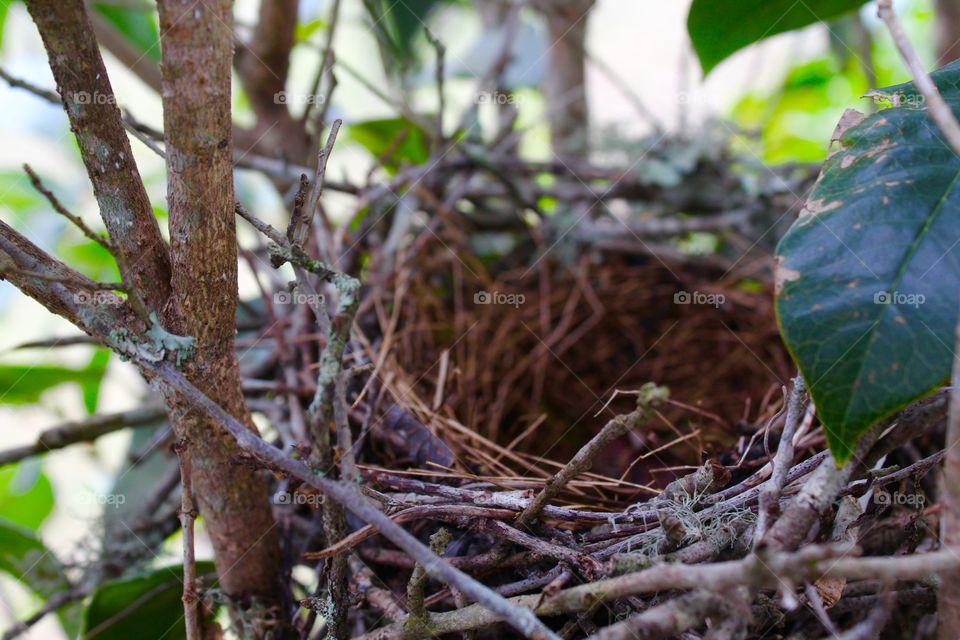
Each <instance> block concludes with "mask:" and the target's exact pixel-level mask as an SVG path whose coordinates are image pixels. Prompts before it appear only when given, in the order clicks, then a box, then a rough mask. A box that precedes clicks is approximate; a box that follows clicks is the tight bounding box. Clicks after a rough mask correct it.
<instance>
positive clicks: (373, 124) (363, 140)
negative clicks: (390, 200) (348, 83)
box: [346, 117, 430, 175]
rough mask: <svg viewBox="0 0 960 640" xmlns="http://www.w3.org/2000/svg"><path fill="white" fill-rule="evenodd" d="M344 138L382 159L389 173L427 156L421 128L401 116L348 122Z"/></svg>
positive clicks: (423, 161)
mask: <svg viewBox="0 0 960 640" xmlns="http://www.w3.org/2000/svg"><path fill="white" fill-rule="evenodd" d="M346 139H348V140H352V141H354V142H356V143H358V144H360V145H361V146H363V148H365V149H366V150H367V151H369V152H370V155H372V156H373V157H374V158H376V159H378V160H382V161H383V166H384V168H385V169H386V170H387V171H388V172H389V173H390V174H391V175H392V174H394V173H396V171H397V169H399V168H400V166H401V165H402V164H423V163H425V162H426V161H427V159H428V158H429V157H430V150H429V149H428V148H427V138H426V134H425V133H424V131H423V129H422V128H420V126H419V125H417V124H416V123H414V122H411V121H410V120H407V119H406V118H402V117H401V118H384V119H380V120H366V121H364V122H354V123H352V124H350V125H348V126H347V129H346Z"/></svg>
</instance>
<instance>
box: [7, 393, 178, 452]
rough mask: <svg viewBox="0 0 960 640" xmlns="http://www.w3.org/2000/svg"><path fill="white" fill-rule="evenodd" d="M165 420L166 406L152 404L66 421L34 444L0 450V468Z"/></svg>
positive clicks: (49, 430)
mask: <svg viewBox="0 0 960 640" xmlns="http://www.w3.org/2000/svg"><path fill="white" fill-rule="evenodd" d="M165 417H166V411H165V410H164V408H163V407H162V406H159V405H157V406H154V405H150V406H146V407H140V408H137V409H133V410H131V411H124V412H121V413H112V414H109V415H102V416H93V417H92V418H88V419H86V420H81V421H79V422H66V423H64V424H62V425H59V426H56V427H51V428H49V429H46V430H44V431H42V432H41V433H40V435H39V436H37V440H36V442H34V443H33V444H28V445H24V446H22V447H17V448H15V449H8V450H6V451H0V466H2V465H5V464H10V463H12V462H17V461H19V460H23V459H24V458H27V457H30V456H35V455H39V454H41V453H46V452H48V451H54V450H56V449H62V448H64V447H68V446H70V445H72V444H76V443H78V442H91V441H93V440H96V439H97V438H99V437H100V436H103V435H106V434H108V433H113V432H114V431H118V430H120V429H126V428H128V427H145V426H150V425H154V424H156V423H157V422H159V421H160V420H163V419H164V418H165Z"/></svg>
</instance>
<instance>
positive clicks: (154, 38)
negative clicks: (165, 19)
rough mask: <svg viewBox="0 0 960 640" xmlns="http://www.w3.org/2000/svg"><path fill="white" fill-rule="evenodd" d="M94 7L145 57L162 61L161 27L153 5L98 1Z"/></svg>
mask: <svg viewBox="0 0 960 640" xmlns="http://www.w3.org/2000/svg"><path fill="white" fill-rule="evenodd" d="M94 9H96V11H97V13H99V14H100V15H101V16H102V17H103V18H104V19H105V20H106V21H107V22H109V23H110V24H111V25H112V26H113V27H114V28H116V30H117V31H119V32H120V33H121V35H123V37H124V38H126V39H127V40H128V41H129V42H130V43H131V44H132V45H133V46H134V47H136V49H137V51H139V52H140V53H141V54H142V55H143V56H144V57H145V58H149V59H150V60H153V61H154V62H160V28H159V26H158V23H157V14H156V13H155V11H154V9H153V5H152V4H151V3H148V2H144V3H143V6H142V7H136V6H129V7H127V6H118V5H117V4H114V3H108V2H97V3H95V4H94Z"/></svg>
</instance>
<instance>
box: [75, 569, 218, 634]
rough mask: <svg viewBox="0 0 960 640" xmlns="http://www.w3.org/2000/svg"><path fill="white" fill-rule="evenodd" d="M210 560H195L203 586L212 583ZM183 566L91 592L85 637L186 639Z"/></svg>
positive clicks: (85, 622)
mask: <svg viewBox="0 0 960 640" xmlns="http://www.w3.org/2000/svg"><path fill="white" fill-rule="evenodd" d="M215 571H216V570H215V569H214V566H213V563H212V562H197V576H198V578H200V579H204V578H206V579H205V580H203V584H204V588H210V587H212V586H215V583H214V581H213V580H211V579H210V578H211V577H212V576H213V575H214V574H215ZM182 595H183V565H179V564H178V565H171V566H165V567H160V568H157V569H153V570H151V571H148V572H144V573H142V574H139V575H136V576H133V577H129V578H124V579H122V580H113V581H111V582H107V583H104V584H103V585H101V586H100V587H99V588H98V589H97V590H96V591H95V592H94V594H93V597H92V598H91V599H90V603H89V604H88V605H87V608H86V610H85V611H84V614H83V638H84V640H87V639H91V640H92V639H93V638H96V640H130V639H131V638H164V640H182V639H184V638H186V628H185V627H184V625H183V602H182V601H181V599H180V598H181V596H182Z"/></svg>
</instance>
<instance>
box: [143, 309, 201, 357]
mask: <svg viewBox="0 0 960 640" xmlns="http://www.w3.org/2000/svg"><path fill="white" fill-rule="evenodd" d="M150 322H151V325H150V330H149V331H147V333H146V336H145V337H146V338H147V339H148V340H149V342H148V343H147V345H146V346H147V348H148V349H150V350H152V351H153V352H154V353H155V354H156V355H158V356H159V358H160V359H161V360H162V359H163V358H165V357H166V356H167V355H173V356H174V358H175V359H176V363H177V366H178V367H179V366H180V363H181V362H182V361H183V360H184V359H185V358H188V357H190V355H192V354H193V343H194V339H193V338H192V337H191V336H178V335H176V334H173V333H170V332H169V331H167V330H166V329H164V328H163V327H162V326H160V323H159V322H158V321H157V314H155V313H151V314H150Z"/></svg>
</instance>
